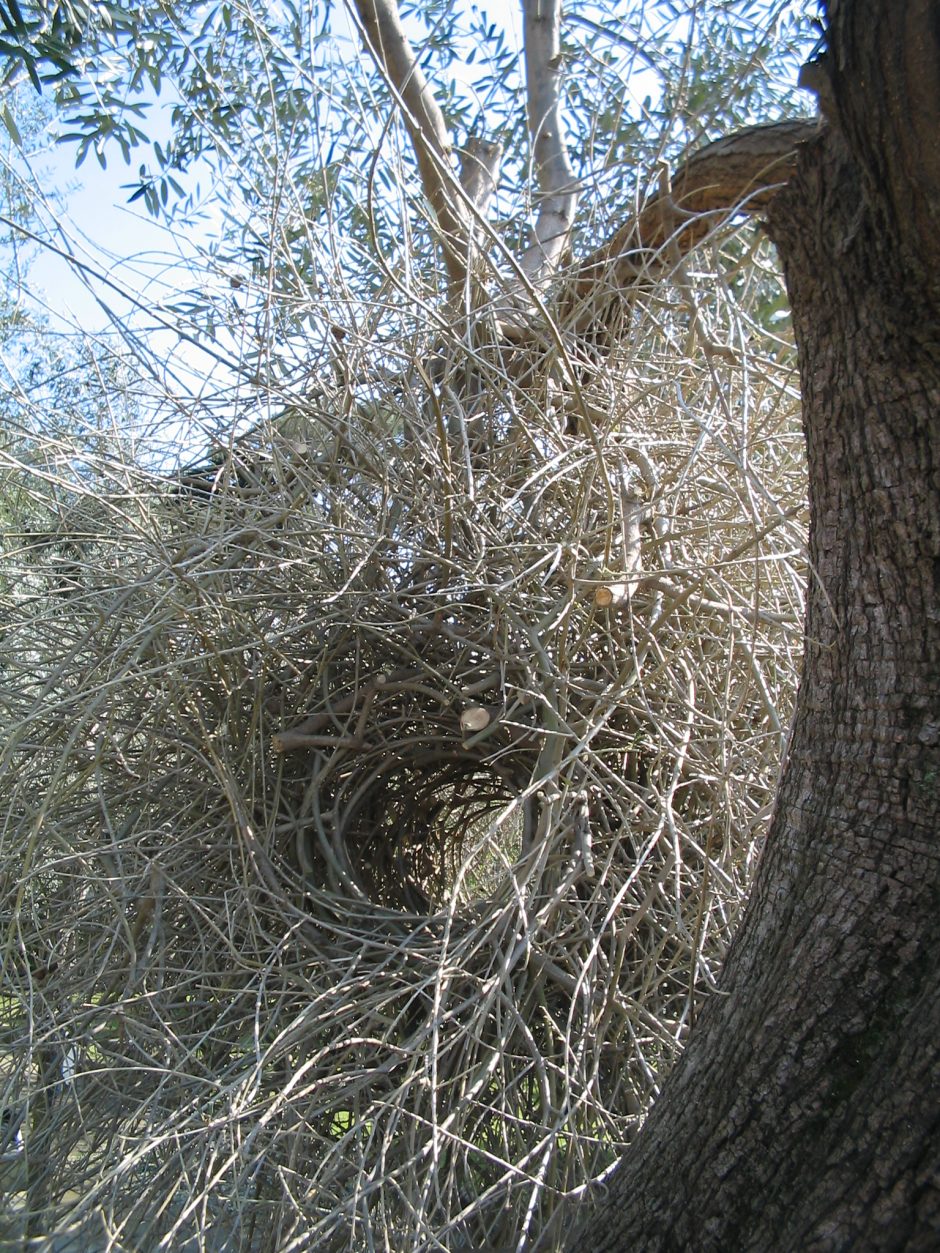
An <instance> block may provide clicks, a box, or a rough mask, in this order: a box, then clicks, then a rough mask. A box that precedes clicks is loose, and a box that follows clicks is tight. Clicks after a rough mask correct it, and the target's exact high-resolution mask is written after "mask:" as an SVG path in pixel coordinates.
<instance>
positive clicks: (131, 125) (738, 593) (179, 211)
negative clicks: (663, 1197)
mask: <svg viewBox="0 0 940 1253" xmlns="http://www.w3.org/2000/svg"><path fill="white" fill-rule="evenodd" d="M802 9H803V6H800V5H793V4H790V3H783V2H782V0H781V2H779V3H770V2H769V0H754V2H753V3H744V4H741V3H734V4H730V3H728V4H726V3H719V2H718V0H715V2H714V3H708V4H701V3H696V4H692V3H689V4H685V3H666V2H665V0H662V2H657V3H652V2H651V3H647V4H637V5H634V6H627V8H626V11H624V12H621V11H620V6H618V7H617V9H616V11H615V10H614V8H613V7H611V9H610V10H609V11H608V10H605V9H604V8H603V7H602V6H597V5H593V4H591V5H588V4H584V5H572V6H570V7H569V8H568V9H567V10H566V11H565V14H564V17H562V13H561V10H560V6H558V5H557V4H554V3H545V4H539V3H535V2H534V0H526V3H525V4H524V5H523V6H522V10H521V13H520V14H519V15H518V19H517V20H515V21H512V22H507V21H506V15H505V14H504V13H502V12H501V13H500V14H499V15H497V14H496V13H495V11H494V12H493V13H492V14H488V13H487V12H486V11H485V9H484V8H483V6H478V7H474V6H473V5H458V4H455V3H453V2H452V0H441V2H439V3H433V4H422V5H416V6H413V7H411V8H409V7H407V6H402V7H401V8H398V7H397V6H396V5H395V4H394V3H392V2H391V0H386V2H382V3H373V2H371V0H369V2H367V0H360V2H359V3H357V4H355V5H351V6H349V7H348V8H342V9H341V8H338V7H334V6H332V5H294V4H291V3H286V2H285V3H282V4H277V5H273V6H271V5H260V4H259V5H255V4H251V3H250V4H243V5H235V4H220V5H214V4H211V3H210V4H206V5H198V6H195V5H194V6H185V5H177V6H169V5H164V6H157V7H154V8H151V7H150V6H147V7H146V8H144V7H141V8H140V9H139V10H138V9H132V8H123V7H121V6H104V5H101V6H98V5H90V6H88V7H85V8H74V7H71V6H69V7H62V8H60V7H57V6H52V7H49V6H42V5H40V6H35V7H32V8H31V7H28V6H26V7H24V6H19V7H17V6H15V5H14V6H13V7H12V8H11V7H9V6H7V8H6V13H7V19H8V20H7V21H6V23H5V25H6V27H7V39H6V45H5V46H4V47H3V49H2V50H3V51H4V52H5V53H6V54H7V56H8V57H9V69H10V73H11V75H12V76H13V77H16V76H17V75H19V76H20V77H21V78H23V79H24V83H23V86H28V85H29V84H28V83H27V82H26V80H29V81H30V82H31V84H32V89H33V90H35V87H36V84H37V83H38V84H39V86H40V87H41V88H42V90H43V91H44V92H49V93H51V94H53V95H54V96H55V99H56V100H57V104H58V107H59V109H60V110H61V112H60V115H59V116H60V121H59V123H58V126H59V135H60V138H61V139H62V140H63V142H66V143H75V144H76V145H77V147H76V154H77V158H78V159H79V160H83V159H84V158H86V157H87V156H88V155H89V154H94V155H95V156H96V157H97V158H99V159H100V160H101V161H108V160H110V159H111V154H112V153H114V154H116V155H117V154H120V157H121V158H122V159H123V158H129V159H130V166H131V169H130V173H129V177H128V188H127V192H128V196H129V197H130V198H135V203H136V204H138V206H140V207H142V208H143V209H144V210H147V211H149V212H150V213H152V214H154V215H158V216H161V217H163V218H164V219H165V220H166V221H167V222H169V224H170V226H171V227H172V228H173V229H174V230H176V231H178V232H180V233H181V234H184V233H185V235H186V236H187V238H188V240H189V242H190V245H191V248H190V252H189V254H188V256H189V258H190V259H189V262H188V265H189V269H188V271H187V272H186V273H184V274H182V275H181V278H180V283H179V290H177V291H176V292H174V293H171V294H170V295H169V296H167V297H165V298H161V299H159V300H158V299H155V298H151V297H149V296H146V295H143V296H142V295H141V294H140V293H139V292H138V293H135V292H133V291H129V290H128V289H127V287H126V285H125V286H123V287H122V288H121V294H122V299H125V300H126V301H127V303H128V305H131V306H135V307H136V311H135V312H133V313H128V314H126V315H121V316H120V317H119V318H117V319H116V321H115V323H114V324H113V326H112V327H111V328H110V334H109V336H108V337H106V338H104V339H103V340H102V341H101V342H103V343H105V344H106V345H107V346H108V347H109V351H110V352H111V354H112V356H111V360H112V361H113V362H114V363H115V365H114V370H115V372H116V374H115V377H116V379H117V381H116V383H115V391H116V392H123V394H124V395H126V396H129V397H131V398H132V402H133V403H131V402H130V401H128V403H127V404H126V405H125V406H124V407H123V408H120V409H119V410H117V411H116V417H117V420H116V422H115V425H116V427H117V430H116V431H115V434H114V437H113V438H108V439H105V440H103V442H100V443H99V444H97V445H96V446H95V453H94V456H92V457H90V458H88V459H87V460H86V461H82V459H81V457H80V456H79V455H78V453H77V451H76V449H77V445H76V444H75V443H74V442H70V439H69V437H67V436H64V435H61V434H59V433H55V434H53V433H51V432H49V431H45V433H44V431H43V429H41V428H33V429H32V430H31V434H30V438H31V439H32V443H31V445H30V448H31V450H32V452H31V455H32V456H33V459H34V464H35V466H36V467H37V474H36V476H35V481H36V483H37V484H40V485H41V486H40V487H38V488H37V490H36V492H35V493H34V497H35V507H36V509H37V510H38V511H39V513H40V514H42V517H41V518H31V519H30V523H29V525H30V527H31V528H33V529H38V530H40V531H42V533H43V535H44V536H48V540H46V539H44V540H43V545H42V546H41V552H40V555H39V560H38V561H37V559H36V558H35V554H33V553H27V552H26V551H25V550H24V549H23V548H22V547H21V548H16V547H15V545H14V546H13V548H12V549H10V550H8V551H9V556H10V561H9V562H8V569H10V570H11V571H12V572H13V573H14V574H15V575H17V576H18V578H11V579H10V580H9V582H8V583H5V584H4V585H3V590H4V598H5V604H4V614H5V622H6V624H7V625H6V627H5V632H4V635H3V640H2V650H3V651H2V656H0V663H2V665H3V667H4V673H5V677H6V679H7V682H6V683H5V686H4V696H3V700H4V702H5V704H4V717H5V721H6V724H7V726H8V727H9V734H8V737H7V740H6V742H5V743H4V745H3V756H2V760H0V797H2V827H0V891H2V893H3V914H2V916H3V919H4V920H5V921H4V923H3V932H2V937H0V940H2V944H3V980H4V982H3V987H2V994H0V1032H2V1044H0V1084H2V1085H3V1091H4V1095H3V1101H4V1105H5V1108H6V1109H7V1110H8V1111H9V1115H8V1117H7V1118H6V1121H5V1124H4V1125H5V1127H7V1128H8V1130H7V1131H6V1132H5V1133H4V1134H5V1136H6V1140H5V1142H4V1146H3V1148H4V1153H5V1156H4V1169H3V1171H2V1172H0V1185H2V1187H3V1188H4V1190H5V1191H6V1192H7V1193H8V1194H9V1197H10V1204H9V1205H8V1207H7V1209H8V1212H9V1213H10V1214H11V1215H12V1217H11V1219H10V1226H11V1229H12V1233H13V1234H14V1235H15V1236H17V1237H20V1236H22V1235H24V1234H25V1235H27V1236H29V1237H32V1238H37V1239H47V1238H50V1237H52V1236H53V1235H54V1234H56V1233H60V1234H62V1235H64V1234H65V1233H67V1232H69V1231H71V1232H73V1233H78V1236H77V1238H79V1239H80V1240H82V1241H83V1242H84V1244H83V1247H96V1242H99V1243H101V1245H102V1246H103V1247H112V1248H114V1247H132V1248H136V1249H150V1248H154V1249H155V1248H162V1247H165V1248H170V1247H172V1248H197V1247H209V1248H245V1249H255V1248H257V1249H261V1248H271V1249H278V1250H284V1249H290V1248H310V1247H317V1248H329V1249H334V1248H335V1249H346V1248H348V1249H360V1248H362V1249H365V1248H375V1247H381V1248H386V1249H392V1250H400V1249H403V1248H416V1249H417V1248H428V1249H432V1248H481V1247H493V1248H520V1249H523V1248H535V1247H543V1248H548V1247H555V1246H556V1245H557V1244H558V1241H559V1240H560V1235H559V1227H558V1225H557V1222H555V1219H556V1216H557V1215H559V1214H563V1213H564V1212H566V1211H565V1209H564V1207H565V1205H566V1204H567V1203H568V1202H570V1200H571V1198H573V1197H577V1196H579V1195H580V1194H581V1193H582V1192H583V1191H584V1190H585V1189H586V1188H587V1187H588V1186H589V1185H590V1184H591V1183H592V1182H594V1181H596V1180H598V1179H602V1178H604V1177H605V1173H606V1172H607V1171H608V1170H609V1169H610V1168H611V1166H612V1165H613V1163H615V1162H616V1160H617V1159H618V1157H619V1155H620V1153H621V1152H622V1150H623V1147H624V1145H625V1144H626V1143H628V1142H629V1141H630V1139H631V1138H632V1137H633V1135H634V1133H635V1131H636V1129H637V1127H638V1126H639V1124H640V1122H641V1121H642V1119H643V1117H644V1114H645V1111H646V1109H647V1106H648V1104H649V1102H650V1101H651V1099H652V1098H653V1097H654V1096H655V1094H656V1093H657V1092H658V1090H659V1086H660V1084H661V1082H662V1079H663V1077H664V1075H665V1074H666V1072H667V1071H668V1069H669V1067H670V1065H671V1063H672V1061H673V1059H674V1058H675V1056H676V1054H677V1052H678V1050H679V1049H680V1048H681V1046H682V1044H683V1042H684V1040H685V1037H686V1035H687V1033H688V1030H689V1027H690V1024H691V1023H692V1022H693V1020H694V1017H695V1014H696V1010H697V1007H698V1004H699V1002H700V1000H701V997H702V996H703V995H705V994H707V992H708V991H709V990H711V989H713V988H714V986H715V978H716V973H717V970H718V968H719V966H720V963H721V960H722V957H723V954H724V952H725V949H726V946H727V943H728V941H729V939H730V936H731V934H732V932H733V929H734V925H735V922H736V919H737V917H738V913H739V910H740V907H741V904H742V901H743V899H744V897H745V894H746V891H747V887H748V884H749V881H750V874H751V869H752V866H753V864H754V860H755V858H756V855H757V851H758V849H759V846H760V841H761V838H762V834H763V832H764V829H765V826H766V821H767V817H768V814H769V810H770V805H771V801H772V795H773V790H774V784H775V780H776V774H777V767H778V762H779V758H780V754H781V751H782V748H783V745H784V742H785V738H786V729H787V720H788V715H789V709H790V706H791V703H792V699H793V691H794V684H795V673H796V666H797V663H798V653H799V623H800V617H801V612H802V592H803V556H802V552H803V530H802V526H803V509H804V504H803V496H804V479H805V472H804V467H803V461H802V450H801V444H800V439H799V433H798V416H797V414H796V405H795V401H796V399H797V397H796V392H795V385H794V369H795V363H794V354H793V349H792V344H791V342H790V339H789V333H788V325H787V318H786V311H785V308H784V302H783V298H782V292H781V286H780V281H779V277H778V274H777V272H776V268H775V264H774V259H773V256H772V253H771V251H770V250H769V247H768V245H767V244H766V242H765V241H764V240H763V238H762V236H761V233H760V231H759V230H758V229H755V228H754V227H753V226H749V225H748V224H747V218H748V217H749V215H754V214H759V213H760V212H762V211H763V208H764V207H766V205H767V204H768V203H769V200H770V198H771V197H772V195H773V193H774V190H775V188H776V187H777V186H778V185H779V183H780V182H781V181H783V180H784V179H785V178H786V176H787V174H788V172H789V171H790V169H791V168H792V164H793V152H794V148H795V145H796V144H797V143H798V142H799V141H800V140H801V139H802V138H804V137H805V136H806V134H807V133H808V131H809V130H811V129H812V125H813V124H812V123H809V122H800V121H798V120H797V121H793V120H788V119H792V117H793V116H794V115H795V114H796V113H797V111H798V107H797V104H796V102H795V101H794V98H793V94H792V90H791V88H790V87H789V86H784V84H786V83H792V81H793V80H794V79H795V74H796V63H797V58H796V55H795V52H796V49H798V48H802V51H804V52H805V51H806V49H807V47H808V45H809V43H810V42H811V40H812V38H813V34H812V31H811V29H810V24H809V20H808V19H807V18H806V16H805V14H803V12H802ZM163 97H166V98H167V99H168V101H169V108H170V113H171V126H170V134H169V137H168V136H167V135H166V133H165V131H161V128H160V124H159V123H155V122H153V121H152V120H151V119H153V118H155V117H156V116H157V113H156V106H157V105H158V103H159V101H160V99H161V98H163ZM15 104H16V100H15V98H14V97H12V96H10V95H8V96H7V97H6V98H5V106H6V110H7V112H6V113H5V117H6V120H7V130H8V132H9V133H10V137H11V144H12V147H13V149H15V148H16V147H17V143H18V139H17V136H18V134H19V127H18V123H17V115H16V110H15ZM757 122H762V123H768V122H769V123H771V125H764V126H758V127H755V126H754V124H755V123H757ZM742 127H743V128H744V129H743V130H741V128H742ZM158 132H159V133H158ZM738 132H740V133H738ZM16 160H17V158H16V154H15V153H13V154H12V156H11V163H10V164H11V169H16V168H19V167H17V165H16ZM30 185H31V186H32V184H30ZM206 220H208V221H209V222H210V223H211V224H212V229H211V231H210V228H209V227H208V226H206V225H203V226H201V227H199V230H198V231H197V230H196V229H195V228H196V226H197V225H198V223H200V222H203V223H205V221H206ZM9 221H10V223H11V224H12V225H11V229H13V230H14V231H16V230H17V229H18V230H19V232H20V235H22V236H24V237H25V235H26V233H27V232H28V234H29V236H30V237H31V238H34V239H35V240H37V241H39V242H40V243H42V242H43V241H46V242H49V243H53V244H54V243H55V240H56V238H58V237H57V236H56V235H55V234H54V231H55V225H56V224H55V221H54V215H53V217H51V218H50V217H47V216H43V215H40V217H39V219H37V220H36V221H31V222H27V221H26V220H25V219H23V218H22V217H20V218H17V215H16V214H14V213H12V212H11V214H10V216H9ZM17 223H19V225H17ZM56 246H59V245H56ZM78 260H79V259H78V258H76V262H78ZM80 272H81V273H82V274H84V275H85V276H86V277H87V279H88V281H89V282H90V283H92V284H94V283H96V282H98V283H99V284H100V283H101V282H102V281H104V280H105V279H107V281H108V283H110V284H111V286H110V288H108V289H107V290H109V291H113V290H114V288H115V287H116V286H120V282H119V280H118V279H117V278H116V277H114V276H113V275H112V274H110V273H109V274H107V275H105V274H104V273H103V270H102V269H101V268H100V267H96V266H95V265H94V264H89V263H88V261H87V260H84V259H83V260H82V261H81V271H80ZM97 290H98V291H101V290H102V288H101V287H100V286H99V288H98V289H97ZM151 332H154V333H157V334H158V335H159V337H158V338H156V337H155V338H148V335H149V334H150V333H151ZM171 334H172V335H175V337H176V338H175V339H170V338H169V336H170V335H171ZM24 412H25V410H24ZM20 416H21V417H22V414H21V415H20ZM174 445H175V446H176V447H175V457H174V458H172V460H173V466H172V470H171V464H170V463H171V457H170V453H171V452H173V451H174ZM43 450H45V452H46V453H48V454H49V458H52V454H53V453H56V455H57V456H58V457H59V460H58V461H56V460H55V459H54V458H52V459H49V458H47V459H46V460H45V461H44V460H43V459H42V455H40V454H41V453H42V451H43ZM2 456H3V458H4V461H3V465H4V466H5V467H6V469H7V471H8V472H10V473H15V472H17V471H18V470H19V469H20V467H21V465H22V464H23V463H24V458H23V457H22V456H19V455H18V454H16V453H15V452H13V451H11V450H10V449H8V448H6V447H4V449H3V451H2ZM66 489H67V494H68V502H69V507H68V509H66V510H63V509H62V508H60V507H59V503H58V502H59V501H60V499H61V497H62V493H63V492H64V491H66ZM43 511H44V512H43ZM19 529H20V531H24V530H25V529H26V528H25V527H23V526H20V528H19ZM64 544H67V545H69V549H68V560H69V562H70V566H69V570H68V571H67V576H68V577H67V578H66V579H64V580H63V578H62V570H61V566H60V565H57V564H56V563H55V562H54V561H53V560H52V557H53V556H54V555H55V554H56V552H57V551H58V550H57V549H56V545H58V546H59V548H61V546H62V545H64Z"/></svg>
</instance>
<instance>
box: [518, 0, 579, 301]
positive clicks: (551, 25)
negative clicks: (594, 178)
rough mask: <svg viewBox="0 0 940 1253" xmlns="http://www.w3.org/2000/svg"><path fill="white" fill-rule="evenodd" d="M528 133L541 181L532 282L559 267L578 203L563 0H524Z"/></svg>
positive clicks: (529, 254) (526, 260) (529, 270)
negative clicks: (569, 134) (565, 118)
mask: <svg viewBox="0 0 940 1253" xmlns="http://www.w3.org/2000/svg"><path fill="white" fill-rule="evenodd" d="M522 8H523V14H524V24H523V32H524V37H523V42H524V46H525V75H526V96H527V113H528V120H529V135H530V136H531V140H532V159H533V164H534V166H535V171H536V176H537V178H538V185H539V193H540V195H539V212H538V218H537V220H536V223H535V240H534V242H533V243H532V244H531V245H530V246H529V248H528V249H527V250H526V253H525V255H524V256H523V258H522V262H521V265H522V270H523V272H524V273H525V274H526V275H527V276H528V278H529V279H530V280H531V281H532V282H533V283H538V282H539V281H540V280H542V279H545V278H547V277H549V276H550V275H551V274H553V273H554V272H555V270H557V269H558V266H559V265H560V263H561V261H562V258H563V257H564V255H565V252H566V251H567V249H568V243H569V240H570V238H571V227H572V223H573V222H574V213H575V209H576V208H577V204H578V192H577V188H576V186H575V176H574V170H573V169H572V168H571V162H570V161H569V160H568V152H567V149H566V148H565V143H564V139H563V138H562V118H561V99H562V82H563V76H562V58H561V35H560V28H561V0H523V5H522Z"/></svg>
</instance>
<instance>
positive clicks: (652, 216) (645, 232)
mask: <svg viewBox="0 0 940 1253" xmlns="http://www.w3.org/2000/svg"><path fill="white" fill-rule="evenodd" d="M818 126H819V124H818V122H817V121H815V120H813V121H808V120H797V121H790V122H778V123H775V124H772V125H769V126H752V127H749V128H748V129H747V130H743V131H738V132H737V133H736V134H734V135H728V136H726V137H725V138H724V139H718V140H716V141H715V142H714V143H711V144H708V145H706V147H704V148H702V149H701V150H700V151H699V152H696V153H695V154H694V155H693V156H691V157H690V158H689V159H688V160H687V161H685V162H684V163H683V164H682V165H680V166H679V168H678V170H677V171H676V173H675V175H674V177H673V179H672V186H671V188H666V189H663V190H660V191H659V192H658V193H657V194H656V195H654V196H652V197H651V198H650V199H649V200H647V202H646V204H645V205H644V206H643V208H642V209H641V210H640V212H639V214H638V215H637V217H636V218H634V219H633V220H632V221H631V222H628V223H626V225H624V226H622V227H621V228H620V230H618V231H617V233H616V234H615V235H614V236H613V238H612V239H610V240H609V241H608V242H607V243H606V244H604V245H603V246H602V247H601V248H598V249H597V250H596V251H595V252H593V253H591V254H590V256H588V257H586V258H585V260H584V261H582V262H581V263H580V264H579V265H578V266H577V267H576V269H575V272H574V274H573V276H572V278H571V279H570V280H569V281H568V282H567V283H566V284H565V287H564V289H563V290H562V292H561V293H560V296H559V303H558V309H559V320H560V321H563V322H564V323H565V324H566V325H567V326H568V327H569V328H570V329H572V330H574V331H575V332H582V333H583V332H585V331H588V330H591V331H593V332H594V333H596V332H597V330H598V328H599V327H600V326H603V325H604V324H606V323H609V322H610V321H612V320H613V318H614V315H615V313H616V311H617V310H618V309H619V307H620V303H621V301H622V300H623V298H624V296H625V295H626V294H627V292H628V291H629V289H630V288H632V287H634V286H636V285H637V284H638V283H640V282H643V281H649V280H651V279H654V278H656V277H658V276H659V275H660V274H661V273H662V272H663V270H664V269H665V268H666V267H667V265H673V264H675V261H676V260H677V259H678V257H681V256H682V255H684V254H685V253H687V252H690V251H691V250H692V249H693V248H694V247H695V245H696V244H698V243H700V242H701V241H702V240H703V239H704V238H705V236H706V235H707V234H708V233H709V232H710V231H712V230H714V229H715V227H716V226H717V225H719V224H720V223H721V222H723V221H724V220H726V219H727V218H729V217H731V216H732V215H733V214H736V213H750V214H754V213H763V212H764V211H765V210H766V209H767V208H768V206H769V205H770V203H771V202H772V200H773V198H774V196H775V195H776V194H777V192H778V190H779V189H780V187H781V186H782V185H783V184H784V183H785V182H786V181H787V180H788V179H789V177H790V175H791V174H792V173H793V170H794V168H795V166H796V155H797V150H798V148H799V145H800V144H801V143H803V142H805V141H806V140H808V139H810V138H812V137H813V136H814V135H816V134H817V133H818ZM667 246H668V255H667Z"/></svg>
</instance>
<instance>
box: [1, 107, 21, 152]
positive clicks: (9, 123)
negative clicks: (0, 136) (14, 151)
mask: <svg viewBox="0 0 940 1253" xmlns="http://www.w3.org/2000/svg"><path fill="white" fill-rule="evenodd" d="M0 119H2V121H3V125H4V126H5V127H6V128H7V133H8V134H9V136H10V138H11V139H12V140H13V142H14V143H15V144H16V146H17V148H22V147H23V136H22V135H21V134H20V130H19V127H18V126H17V124H16V122H15V120H14V118H13V114H12V113H11V112H10V106H9V105H7V104H5V105H4V106H3V108H2V109H0Z"/></svg>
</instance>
